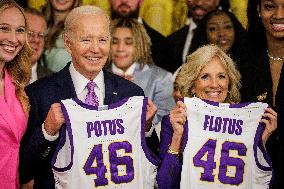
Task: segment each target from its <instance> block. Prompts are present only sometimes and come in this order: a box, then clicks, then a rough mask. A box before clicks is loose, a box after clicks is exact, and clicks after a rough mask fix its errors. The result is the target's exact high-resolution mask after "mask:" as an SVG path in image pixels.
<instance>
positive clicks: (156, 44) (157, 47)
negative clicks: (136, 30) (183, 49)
mask: <svg viewBox="0 0 284 189" xmlns="http://www.w3.org/2000/svg"><path fill="white" fill-rule="evenodd" d="M143 25H144V28H145V29H146V31H147V33H148V35H149V37H150V38H151V43H152V45H151V52H152V58H153V61H154V63H155V64H156V65H157V66H159V67H161V68H164V69H165V70H168V71H170V64H171V60H170V59H169V58H170V56H169V45H168V43H167V39H166V37H164V36H163V35H162V34H160V33H159V32H158V31H156V30H154V29H153V28H151V27H150V26H149V25H148V24H147V23H146V22H144V21H143Z"/></svg>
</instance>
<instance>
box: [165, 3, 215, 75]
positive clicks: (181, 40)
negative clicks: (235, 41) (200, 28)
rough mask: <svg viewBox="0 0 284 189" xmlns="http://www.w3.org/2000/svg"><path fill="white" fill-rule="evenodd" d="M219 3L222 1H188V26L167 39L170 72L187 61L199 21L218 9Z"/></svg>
mask: <svg viewBox="0 0 284 189" xmlns="http://www.w3.org/2000/svg"><path fill="white" fill-rule="evenodd" d="M219 3H220V0H187V6H188V19H187V21H186V25H185V26H184V27H182V28H181V29H179V30H178V31H176V32H174V33H172V34H171V35H170V36H168V37H167V39H168V43H169V47H170V49H169V51H170V55H171V58H172V61H171V63H170V65H169V68H170V70H169V71H171V72H175V71H176V70H177V69H178V68H179V67H180V66H181V65H182V64H183V63H184V62H185V61H186V55H187V54H188V51H189V50H190V46H191V41H192V38H193V36H194V30H195V28H196V27H197V24H198V21H200V20H201V19H202V18H203V17H204V16H205V14H207V13H208V12H210V11H212V10H214V9H216V8H217V7H218V5H219Z"/></svg>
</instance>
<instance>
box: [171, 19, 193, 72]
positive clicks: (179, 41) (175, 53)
mask: <svg viewBox="0 0 284 189" xmlns="http://www.w3.org/2000/svg"><path fill="white" fill-rule="evenodd" d="M189 27H190V26H189V25H185V26H184V27H182V28H181V29H179V30H178V31H176V32H174V33H172V34H171V35H169V36H168V37H167V40H168V44H169V51H170V52H169V53H170V56H171V63H170V65H169V69H170V70H169V71H170V72H172V73H174V72H175V71H176V70H177V69H178V68H179V67H180V66H181V65H182V64H183V61H182V54H183V48H184V45H185V41H186V37H187V34H188V32H189Z"/></svg>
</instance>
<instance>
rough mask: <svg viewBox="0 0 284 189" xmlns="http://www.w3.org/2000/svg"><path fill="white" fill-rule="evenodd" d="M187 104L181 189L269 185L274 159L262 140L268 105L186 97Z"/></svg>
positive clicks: (262, 188)
mask: <svg viewBox="0 0 284 189" xmlns="http://www.w3.org/2000/svg"><path fill="white" fill-rule="evenodd" d="M184 103H185V105H186V108H187V124H186V126H185V136H184V140H185V147H184V151H183V165H182V173H181V183H180V188H181V189H197V188H198V189H208V188H210V189H216V188H218V189H219V188H220V189H221V188H222V189H223V188H228V189H267V188H269V186H270V184H271V180H272V168H271V162H270V160H269V157H268V155H267V153H266V152H265V149H264V147H263V145H262V142H261V134H262V132H263V129H264V125H263V124H262V123H261V124H260V120H261V117H262V114H263V113H264V111H265V108H266V107H267V106H268V105H267V104H265V103H260V102H258V103H244V104H232V105H230V104H226V103H216V102H209V101H204V100H201V99H199V98H184Z"/></svg>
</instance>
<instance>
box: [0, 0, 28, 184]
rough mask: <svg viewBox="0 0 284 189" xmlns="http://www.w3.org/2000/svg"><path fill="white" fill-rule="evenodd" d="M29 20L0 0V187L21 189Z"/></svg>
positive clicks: (11, 3) (11, 4)
mask: <svg viewBox="0 0 284 189" xmlns="http://www.w3.org/2000/svg"><path fill="white" fill-rule="evenodd" d="M26 28H27V25H26V19H25V16H24V13H23V10H22V8H21V7H19V5H17V4H16V3H15V2H14V1H13V0H1V1H0V188H5V189H6V188H7V189H16V188H19V184H18V183H19V182H18V164H19V146H20V141H21V138H22V136H23V134H24V132H25V130H26V127H27V117H28V112H29V101H28V97H27V96H26V94H25V92H24V87H25V85H26V84H27V83H28V81H29V79H30V75H31V66H30V63H29V58H28V57H29V55H30V49H29V47H28V45H27V43H26V33H27V31H26Z"/></svg>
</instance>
